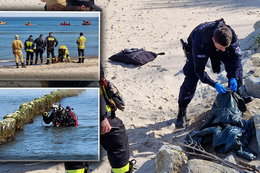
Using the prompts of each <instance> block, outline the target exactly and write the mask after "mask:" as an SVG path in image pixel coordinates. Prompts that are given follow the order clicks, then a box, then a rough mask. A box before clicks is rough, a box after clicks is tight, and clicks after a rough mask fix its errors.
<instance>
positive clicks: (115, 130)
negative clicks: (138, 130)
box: [100, 68, 136, 173]
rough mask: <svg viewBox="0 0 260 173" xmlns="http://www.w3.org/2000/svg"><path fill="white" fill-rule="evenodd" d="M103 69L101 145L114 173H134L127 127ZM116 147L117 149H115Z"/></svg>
mask: <svg viewBox="0 0 260 173" xmlns="http://www.w3.org/2000/svg"><path fill="white" fill-rule="evenodd" d="M102 71H103V70H102V68H101V80H100V116H101V117H100V121H101V122H100V135H101V136H100V143H101V145H102V147H103V148H104V149H105V150H106V151H107V155H108V160H109V163H110V165H111V167H112V172H113V173H132V172H133V170H134V164H135V163H136V161H135V160H131V161H129V158H130V152H129V142H128V136H127V133H126V129H125V126H124V124H123V122H122V120H120V119H119V118H118V117H116V113H115V111H116V109H115V107H114V106H112V104H111V100H110V99H109V98H108V97H109V94H108V93H107V81H106V79H105V78H104V76H103V72H102ZM115 146H116V147H115Z"/></svg>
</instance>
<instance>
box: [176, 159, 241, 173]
mask: <svg viewBox="0 0 260 173" xmlns="http://www.w3.org/2000/svg"><path fill="white" fill-rule="evenodd" d="M181 172H182V173H205V172H209V173H213V172H214V173H223V172H225V173H239V172H238V171H236V170H234V169H231V168H229V167H226V166H223V165H220V164H217V163H214V162H209V161H206V160H200V159H192V160H189V161H188V163H187V164H186V165H185V166H184V167H183V169H182V171H181Z"/></svg>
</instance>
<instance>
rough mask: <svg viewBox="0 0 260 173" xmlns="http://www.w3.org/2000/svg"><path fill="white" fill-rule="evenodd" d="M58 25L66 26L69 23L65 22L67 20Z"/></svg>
mask: <svg viewBox="0 0 260 173" xmlns="http://www.w3.org/2000/svg"><path fill="white" fill-rule="evenodd" d="M60 25H65V26H68V25H70V23H67V22H61V23H60Z"/></svg>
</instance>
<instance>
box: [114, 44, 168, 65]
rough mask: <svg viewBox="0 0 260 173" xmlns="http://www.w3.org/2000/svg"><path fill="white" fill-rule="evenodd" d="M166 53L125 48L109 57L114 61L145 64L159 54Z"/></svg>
mask: <svg viewBox="0 0 260 173" xmlns="http://www.w3.org/2000/svg"><path fill="white" fill-rule="evenodd" d="M164 54H165V53H158V54H157V53H154V52H150V51H146V50H144V49H137V48H132V49H124V50H122V51H120V52H119V53H117V54H115V55H113V56H111V57H110V58H109V59H110V60H112V61H118V62H123V63H126V64H133V65H140V66H141V65H144V64H146V63H148V62H150V61H153V60H154V59H155V58H156V57H157V56H158V55H164Z"/></svg>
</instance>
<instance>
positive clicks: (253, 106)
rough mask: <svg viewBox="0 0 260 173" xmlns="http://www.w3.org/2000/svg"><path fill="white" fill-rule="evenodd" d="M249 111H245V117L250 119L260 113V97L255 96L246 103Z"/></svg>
mask: <svg viewBox="0 0 260 173" xmlns="http://www.w3.org/2000/svg"><path fill="white" fill-rule="evenodd" d="M246 107H247V111H246V112H245V113H244V118H245V119H247V120H249V119H250V118H251V117H253V116H255V115H256V114H259V115H260V99H257V98H255V99H254V100H253V101H252V102H250V103H248V104H247V105H246Z"/></svg>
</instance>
